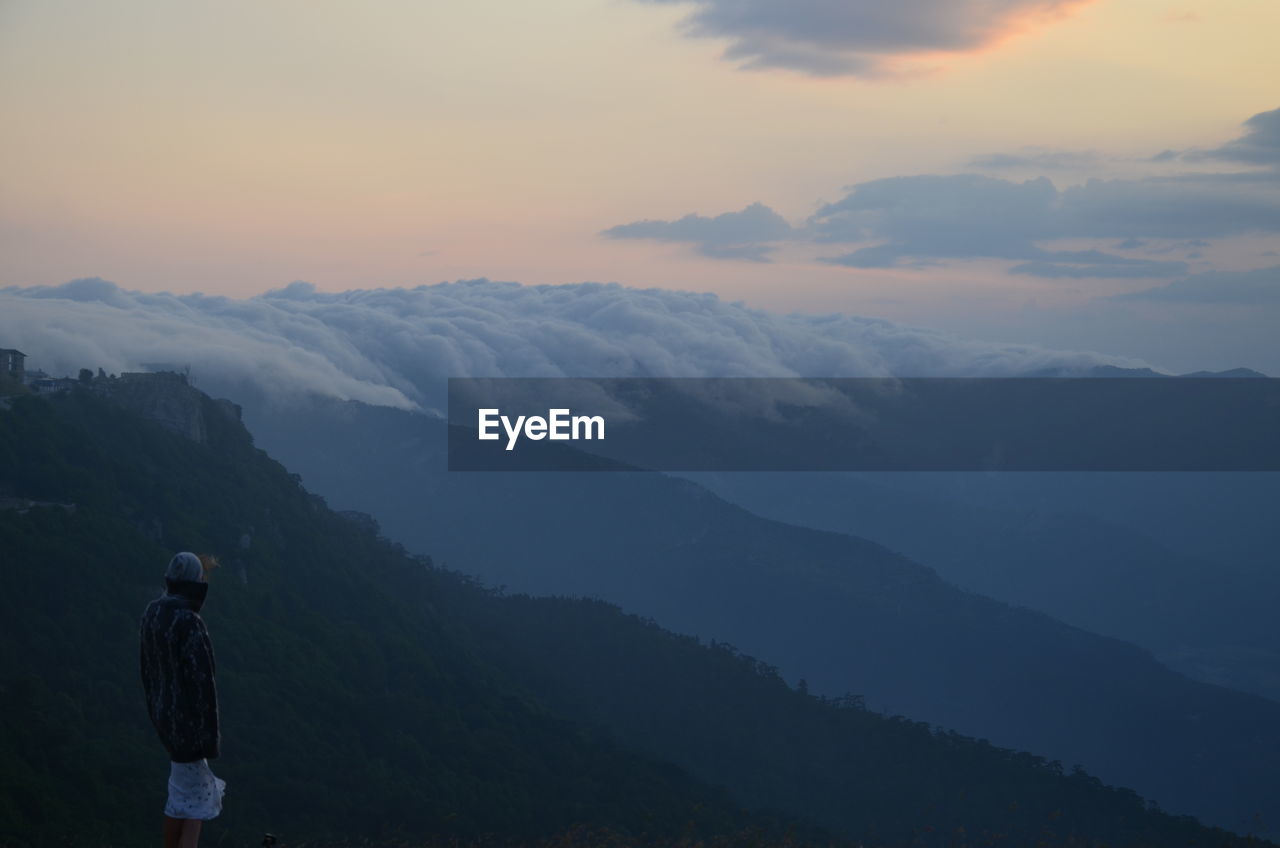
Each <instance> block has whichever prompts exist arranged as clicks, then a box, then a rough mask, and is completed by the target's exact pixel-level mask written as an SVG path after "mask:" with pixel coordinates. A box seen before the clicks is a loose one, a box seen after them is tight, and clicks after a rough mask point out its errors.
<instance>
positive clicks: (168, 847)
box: [164, 816, 185, 848]
mask: <svg viewBox="0 0 1280 848" xmlns="http://www.w3.org/2000/svg"><path fill="white" fill-rule="evenodd" d="M184 821H185V819H175V818H174V817H173V816H165V817H164V848H180V846H179V842H178V841H179V840H180V839H182V824H183V822H184Z"/></svg>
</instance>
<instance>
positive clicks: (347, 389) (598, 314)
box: [0, 279, 1145, 411]
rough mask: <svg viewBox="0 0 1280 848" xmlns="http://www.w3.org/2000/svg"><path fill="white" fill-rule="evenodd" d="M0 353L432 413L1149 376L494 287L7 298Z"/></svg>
mask: <svg viewBox="0 0 1280 848" xmlns="http://www.w3.org/2000/svg"><path fill="white" fill-rule="evenodd" d="M0 344H3V345H4V346H6V347H17V348H19V349H20V350H23V351H25V352H26V353H27V354H29V355H30V357H31V358H30V360H29V361H28V365H29V367H33V368H35V367H39V368H43V369H45V370H47V371H49V372H51V373H59V374H61V373H75V372H76V371H77V370H78V369H79V368H82V367H89V368H98V367H103V368H106V369H107V370H108V371H111V372H118V371H124V370H135V369H138V368H139V367H141V366H142V364H143V363H147V362H169V363H175V364H190V365H191V368H192V373H193V376H194V377H195V379H196V380H197V383H198V384H201V383H202V384H204V385H209V384H211V383H215V384H217V385H220V386H226V385H237V384H246V383H247V384H251V385H253V386H256V387H257V388H259V389H261V390H263V391H265V392H267V393H268V394H269V395H272V396H275V397H279V398H282V399H284V400H287V399H288V398H289V397H291V396H293V395H296V394H305V393H317V394H321V395H325V396H330V397H337V398H344V399H355V400H361V401H365V402H367V403H372V404H381V405H387V406H398V407H406V408H412V407H417V408H422V409H426V410H437V411H438V410H441V409H443V408H444V390H445V385H446V379H447V378H448V377H485V376H489V377H497V376H508V377H565V376H621V377H646V376H652V377H712V376H715V377H746V376H750V377H793V376H821V377H839V376H849V377H857V376H887V375H898V376H944V377H945V376H988V377H995V376H1010V375H1016V374H1022V373H1027V372H1029V371H1037V370H1041V369H1045V368H1066V369H1084V368H1088V367H1090V366H1093V365H1098V364H1114V365H1126V366H1138V365H1144V364H1145V363H1141V362H1138V361H1135V360H1128V359H1123V358H1119V357H1108V356H1103V355H1101V354H1094V353H1081V352H1069V351H1054V350H1046V349H1044V348H1040V347H1036V346H1034V345H1022V344H998V343H990V342H978V341H971V340H966V339H963V338H959V337H956V336H952V335H949V334H945V333H938V332H932V331H928V330H921V329H916V328H911V327H904V326H901V325H897V324H893V323H890V322H888V321H882V320H876V319H870V318H861V317H856V316H850V315H786V316H784V315H776V314H772V313H767V312H761V311H758V310H754V309H749V308H747V307H745V306H743V305H742V304H740V303H726V302H724V301H722V300H720V299H719V298H717V297H716V296H715V295H711V294H698V293H693V292H679V291H667V290H661V289H648V290H641V289H633V288H625V287H623V286H620V285H617V284H616V283H610V284H600V283H581V284H574V285H564V286H522V285H518V284H516V283H497V282H490V281H488V280H472V281H465V282H457V283H442V284H439V285H434V286H420V287H418V288H413V289H370V290H360V291H349V292H339V293H327V292H320V291H317V290H316V289H315V288H314V287H313V286H311V285H309V284H307V283H293V284H291V285H289V286H287V287H285V288H283V289H279V290H275V291H270V292H267V293H265V294H261V295H258V296H255V297H250V298H243V299H233V298H227V297H210V296H206V295H202V294H192V295H174V294H168V293H160V294H146V293H141V292H133V291H127V290H125V289H122V288H119V287H117V286H115V285H113V284H112V283H109V282H106V281H104V280H98V279H93V280H77V281H74V282H72V283H68V284H66V285H62V286H52V287H35V288H25V289H19V288H8V289H0Z"/></svg>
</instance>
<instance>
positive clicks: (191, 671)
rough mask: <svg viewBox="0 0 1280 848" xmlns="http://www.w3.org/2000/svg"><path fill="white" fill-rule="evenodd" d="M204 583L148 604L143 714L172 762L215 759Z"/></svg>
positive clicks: (180, 585) (142, 653)
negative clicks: (203, 613) (202, 607)
mask: <svg viewBox="0 0 1280 848" xmlns="http://www.w3.org/2000/svg"><path fill="white" fill-rule="evenodd" d="M207 589H208V584H205V583H194V582H188V581H180V582H174V583H170V584H169V590H168V591H167V592H166V593H165V594H164V595H161V596H160V597H159V598H156V599H155V600H154V601H152V602H151V603H150V604H148V605H147V608H146V611H145V612H144V613H143V614H142V623H141V627H140V634H139V635H140V639H139V641H140V650H139V664H140V670H141V674H142V688H143V693H144V695H145V697H146V702H147V712H148V714H149V715H150V716H151V723H152V724H153V725H154V726H155V728H156V732H157V733H158V734H159V736H160V741H161V742H162V743H163V744H164V746H165V749H166V750H168V752H169V755H170V758H171V759H172V760H173V761H174V762H179V763H184V762H193V761H195V760H199V759H202V758H213V757H217V756H218V741H219V738H218V696H217V689H216V686H215V684H214V670H215V666H214V658H213V646H212V644H211V643H210V641H209V634H208V630H207V629H206V628H205V624H204V620H203V619H202V618H200V614H199V612H198V610H199V609H200V605H201V604H202V603H203V602H204V595H205V592H206V591H207Z"/></svg>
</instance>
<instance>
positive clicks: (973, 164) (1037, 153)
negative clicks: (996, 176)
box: [968, 147, 1102, 171]
mask: <svg viewBox="0 0 1280 848" xmlns="http://www.w3.org/2000/svg"><path fill="white" fill-rule="evenodd" d="M1101 161H1102V157H1101V156H1099V155H1098V153H1096V152H1094V151H1092V150H1046V149H1044V148H1042V147H1024V148H1023V149H1022V150H1021V151H1020V152H1018V153H984V154H982V155H981V156H974V157H973V158H972V159H970V160H969V162H968V166H969V167H970V168H985V169H989V170H1003V169H1011V168H1035V169H1043V170H1047V171H1059V170H1081V169H1084V168H1090V167H1094V166H1096V165H1097V164H1098V163H1099V162H1101Z"/></svg>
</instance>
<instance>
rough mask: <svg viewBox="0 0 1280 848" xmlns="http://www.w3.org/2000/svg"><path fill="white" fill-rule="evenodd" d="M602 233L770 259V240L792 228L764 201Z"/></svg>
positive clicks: (725, 256) (719, 255)
mask: <svg viewBox="0 0 1280 848" xmlns="http://www.w3.org/2000/svg"><path fill="white" fill-rule="evenodd" d="M600 235H602V236H605V237H606V238H614V239H652V240H654V241H667V242H679V243H684V244H692V245H694V246H695V247H696V249H697V250H698V252H699V253H701V254H703V255H704V256H710V257H712V258H713V259H743V260H747V261H750V262H768V261H769V254H770V253H771V252H772V251H773V249H774V248H773V247H772V245H771V244H770V243H771V242H777V241H780V240H783V239H786V238H789V237H790V236H791V235H792V229H791V225H790V224H788V223H787V221H786V219H785V218H783V217H782V216H781V215H779V214H778V213H777V212H775V211H773V210H772V209H770V208H769V207H768V206H765V205H764V204H762V203H753V204H751V205H750V206H748V207H746V208H745V209H743V210H741V211H740V212H725V213H724V214H722V215H717V216H715V217H714V218H707V217H704V216H702V215H696V214H693V215H685V216H684V217H683V218H680V219H679V220H676V221H654V220H646V221H634V222H632V223H630V224H620V225H618V226H616V227H610V228H609V229H607V230H604V231H603V232H601V233H600Z"/></svg>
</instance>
